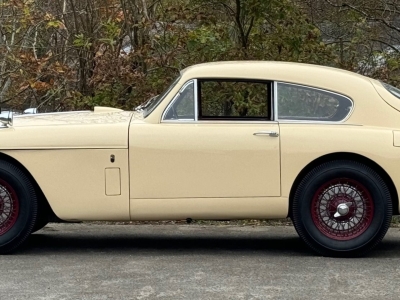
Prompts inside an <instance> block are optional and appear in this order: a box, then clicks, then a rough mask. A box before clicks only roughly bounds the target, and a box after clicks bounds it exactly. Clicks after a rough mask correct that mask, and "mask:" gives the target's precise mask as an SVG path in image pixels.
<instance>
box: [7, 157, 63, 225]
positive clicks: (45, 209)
mask: <svg viewBox="0 0 400 300" xmlns="http://www.w3.org/2000/svg"><path fill="white" fill-rule="evenodd" d="M0 160H4V161H7V162H9V163H11V164H13V165H15V166H16V167H18V168H19V169H20V170H21V171H23V172H24V173H25V175H26V176H28V178H29V180H30V181H31V183H32V184H33V186H34V188H35V192H36V194H37V198H38V201H39V209H40V210H41V211H40V212H39V214H45V215H46V214H47V217H48V218H49V220H50V221H51V222H59V221H62V220H61V219H59V218H58V217H57V215H56V214H55V213H54V211H53V209H52V208H51V205H50V203H49V201H48V200H47V198H46V196H45V194H44V193H43V191H42V189H41V188H40V186H39V184H38V182H37V181H36V179H35V178H34V177H33V176H32V174H31V173H30V172H29V171H28V169H27V168H25V166H24V165H23V164H21V163H20V162H19V161H18V160H16V159H15V158H14V157H12V156H9V155H7V154H5V153H2V152H0Z"/></svg>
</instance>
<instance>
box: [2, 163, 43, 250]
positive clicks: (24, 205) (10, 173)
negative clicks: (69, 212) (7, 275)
mask: <svg viewBox="0 0 400 300" xmlns="http://www.w3.org/2000/svg"><path fill="white" fill-rule="evenodd" d="M36 216H37V198H36V194H35V190H34V188H33V185H32V183H31V182H30V180H29V179H28V177H27V176H26V175H25V174H24V173H23V172H22V171H21V170H20V169H19V168H17V167H16V166H14V165H12V164H10V163H8V162H5V161H0V253H1V254H5V253H9V252H11V251H13V250H15V249H16V248H18V247H19V246H20V245H21V244H22V243H23V242H24V241H25V240H26V239H27V237H28V236H29V234H30V233H31V232H32V229H33V226H34V224H35V222H36Z"/></svg>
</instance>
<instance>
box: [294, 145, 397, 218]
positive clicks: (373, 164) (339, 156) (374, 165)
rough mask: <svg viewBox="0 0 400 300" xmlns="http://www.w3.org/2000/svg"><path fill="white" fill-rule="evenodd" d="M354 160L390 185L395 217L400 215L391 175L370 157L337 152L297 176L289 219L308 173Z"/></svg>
mask: <svg viewBox="0 0 400 300" xmlns="http://www.w3.org/2000/svg"><path fill="white" fill-rule="evenodd" d="M346 159H347V160H353V161H357V162H360V163H363V164H365V165H367V166H369V167H370V168H372V169H373V170H374V171H375V172H377V173H378V174H379V176H381V177H382V179H383V180H384V181H385V183H386V184H387V185H388V188H389V191H390V196H391V198H392V205H393V215H399V197H398V193H397V189H396V186H395V185H394V182H393V180H392V178H391V177H390V176H389V174H388V173H387V172H386V171H385V170H384V169H383V168H382V167H381V166H380V165H379V164H377V163H376V162H375V161H373V160H371V159H369V158H368V157H365V156H363V155H360V154H356V153H351V152H336V153H330V154H326V155H323V156H321V157H319V158H317V159H315V160H313V161H312V162H310V163H309V164H308V165H306V166H305V167H304V168H303V169H302V170H301V171H300V173H299V174H298V175H297V177H296V179H295V180H294V182H293V184H292V187H291V189H290V194H289V215H288V216H289V217H291V216H292V207H293V199H294V194H295V193H296V190H297V188H298V186H299V184H300V181H301V179H302V178H303V177H304V176H305V175H306V174H307V173H308V172H310V171H311V170H312V169H313V168H315V167H317V166H318V165H321V164H323V163H326V162H329V161H333V160H346Z"/></svg>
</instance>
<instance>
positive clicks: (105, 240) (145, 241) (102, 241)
mask: <svg viewBox="0 0 400 300" xmlns="http://www.w3.org/2000/svg"><path fill="white" fill-rule="evenodd" d="M88 251H89V252H102V253H126V252H129V253H130V254H134V253H138V254H140V255H145V254H151V255H154V254H155V252H156V253H162V254H164V255H166V254H171V255H175V254H177V253H183V254H189V253H190V254H217V253H221V252H223V253H230V254H232V255H234V254H235V253H236V254H238V255H242V254H246V253H259V252H264V253H266V254H268V255H271V256H272V255H279V256H282V255H290V256H298V255H300V256H310V255H313V253H312V252H311V251H310V250H309V249H308V248H307V246H306V245H305V244H304V243H303V242H302V241H301V240H300V238H298V237H282V238H278V237H277V238H274V237H270V238H268V237H267V238H253V237H252V238H243V237H206V238H202V237H187V236H185V237H177V236H170V237H165V236H154V235H151V236H146V235H140V236H132V237H129V236H126V234H124V235H119V234H114V235H113V236H112V237H111V236H100V235H96V236H93V235H82V234H80V235H79V236H73V235H65V236H64V235H54V236H53V235H48V234H40V233H37V234H34V235H32V236H31V237H30V238H29V240H28V242H27V245H26V246H25V247H24V249H23V250H22V251H19V253H20V254H28V253H29V254H34V253H37V254H39V253H52V252H53V253H60V252H63V253H72V252H73V253H76V252H88Z"/></svg>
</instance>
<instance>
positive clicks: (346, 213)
mask: <svg viewBox="0 0 400 300" xmlns="http://www.w3.org/2000/svg"><path fill="white" fill-rule="evenodd" d="M391 217H392V201H391V197H390V193H389V189H388V187H387V185H386V184H385V182H384V181H383V180H382V178H381V177H380V176H379V175H378V174H377V173H376V172H375V171H374V170H372V169H371V168H369V167H368V166H366V165H364V164H361V163H358V162H355V161H348V160H341V161H331V162H327V163H325V164H322V165H320V166H318V167H316V168H315V169H313V170H312V171H310V172H309V173H308V174H307V175H306V176H305V177H304V178H303V179H302V180H301V182H300V184H299V186H298V188H297V191H296V193H295V196H294V199H293V223H294V226H295V228H296V230H297V232H298V234H299V236H300V237H301V238H302V239H303V240H304V241H305V243H306V244H307V245H308V246H310V247H311V248H312V249H314V250H315V251H316V252H318V253H320V254H322V255H325V256H361V255H364V254H365V253H366V252H367V251H369V250H371V249H372V248H373V247H375V246H376V245H377V244H378V243H379V242H380V241H381V240H382V239H383V237H384V236H385V234H386V232H387V230H388V228H389V226H390V221H391Z"/></svg>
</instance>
